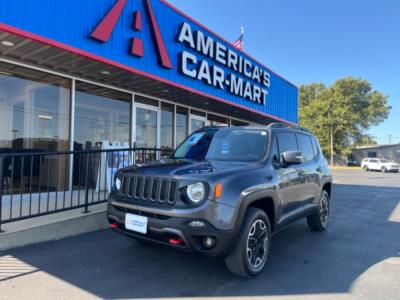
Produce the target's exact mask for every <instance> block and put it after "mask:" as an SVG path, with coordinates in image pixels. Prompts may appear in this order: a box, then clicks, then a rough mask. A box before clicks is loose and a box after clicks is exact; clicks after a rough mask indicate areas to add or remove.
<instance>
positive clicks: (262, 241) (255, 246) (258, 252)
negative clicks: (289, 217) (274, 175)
mask: <svg viewBox="0 0 400 300" xmlns="http://www.w3.org/2000/svg"><path fill="white" fill-rule="evenodd" d="M268 246H269V234H268V229H267V225H265V222H264V221H263V220H260V219H258V220H256V221H255V222H254V223H253V224H252V225H251V228H250V231H249V235H248V237H247V259H248V261H249V263H250V265H251V266H252V267H253V268H259V267H260V266H262V265H263V264H264V263H265V260H266V257H267V254H268Z"/></svg>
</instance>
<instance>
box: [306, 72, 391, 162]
mask: <svg viewBox="0 0 400 300" xmlns="http://www.w3.org/2000/svg"><path fill="white" fill-rule="evenodd" d="M387 99H388V97H387V96H385V95H383V94H382V93H380V92H378V91H376V90H373V89H372V85H371V84H370V83H369V82H368V81H367V80H362V79H356V78H352V77H347V78H343V79H339V80H337V81H335V82H334V83H333V84H332V85H331V86H329V87H327V86H325V85H324V84H321V83H311V84H308V85H302V86H300V89H299V123H300V125H301V126H304V127H307V128H308V129H310V130H311V131H312V132H313V133H314V134H315V135H316V136H317V137H318V139H319V141H320V144H321V147H322V149H323V151H324V153H326V154H329V155H330V157H331V163H332V162H333V155H334V154H335V153H348V152H349V149H350V146H351V145H352V144H353V143H354V142H355V141H357V140H359V139H360V137H362V136H365V134H364V132H365V131H366V130H367V129H368V128H369V127H370V126H372V125H378V124H379V123H381V122H383V121H384V120H385V119H386V118H387V116H388V114H389V111H390V108H391V107H390V106H388V105H387Z"/></svg>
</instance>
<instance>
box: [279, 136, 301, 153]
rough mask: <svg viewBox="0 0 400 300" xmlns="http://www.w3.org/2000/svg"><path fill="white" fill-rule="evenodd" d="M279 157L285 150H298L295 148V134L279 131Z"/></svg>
mask: <svg viewBox="0 0 400 300" xmlns="http://www.w3.org/2000/svg"><path fill="white" fill-rule="evenodd" d="M277 140H278V149H279V158H280V159H282V153H283V152H285V151H299V149H298V148H297V140H296V135H295V134H294V133H279V134H278V135H277Z"/></svg>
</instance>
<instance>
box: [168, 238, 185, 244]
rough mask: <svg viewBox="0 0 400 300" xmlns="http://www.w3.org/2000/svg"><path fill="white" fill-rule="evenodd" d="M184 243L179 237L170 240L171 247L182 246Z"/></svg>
mask: <svg viewBox="0 0 400 300" xmlns="http://www.w3.org/2000/svg"><path fill="white" fill-rule="evenodd" d="M182 242H183V241H182V239H181V238H178V237H173V238H170V239H169V243H170V244H171V245H180V244H182Z"/></svg>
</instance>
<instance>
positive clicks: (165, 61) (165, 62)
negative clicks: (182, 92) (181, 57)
mask: <svg viewBox="0 0 400 300" xmlns="http://www.w3.org/2000/svg"><path fill="white" fill-rule="evenodd" d="M146 8H147V12H148V14H149V17H150V23H151V28H152V31H153V34H154V36H155V39H156V46H157V47H156V48H157V52H158V55H159V58H160V62H161V65H162V66H163V67H164V68H167V69H172V63H171V60H170V58H169V55H168V52H167V48H166V47H165V43H164V40H163V38H162V36H161V32H160V28H159V27H158V23H157V20H156V17H155V16H154V11H153V7H152V6H151V3H150V0H146Z"/></svg>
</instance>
